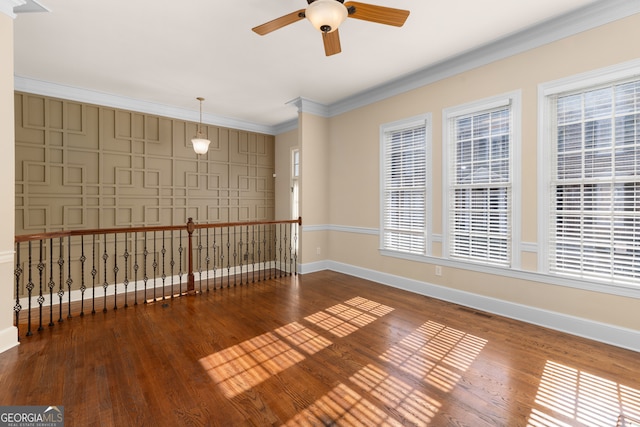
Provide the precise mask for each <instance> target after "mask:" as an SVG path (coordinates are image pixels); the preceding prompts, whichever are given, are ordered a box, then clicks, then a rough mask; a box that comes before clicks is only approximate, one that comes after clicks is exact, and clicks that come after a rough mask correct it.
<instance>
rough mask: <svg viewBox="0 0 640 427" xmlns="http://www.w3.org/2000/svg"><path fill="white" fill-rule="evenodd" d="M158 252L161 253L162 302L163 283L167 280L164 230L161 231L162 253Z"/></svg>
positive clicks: (163, 297)
mask: <svg viewBox="0 0 640 427" xmlns="http://www.w3.org/2000/svg"><path fill="white" fill-rule="evenodd" d="M160 252H161V253H162V300H163V301H164V299H165V296H164V286H165V281H166V280H167V274H166V273H165V270H164V266H165V255H166V253H167V250H166V249H165V245H164V230H162V251H160Z"/></svg>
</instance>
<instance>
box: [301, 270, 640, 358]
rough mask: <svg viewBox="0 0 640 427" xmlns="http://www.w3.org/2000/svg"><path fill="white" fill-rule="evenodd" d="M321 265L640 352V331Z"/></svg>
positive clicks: (380, 275)
mask: <svg viewBox="0 0 640 427" xmlns="http://www.w3.org/2000/svg"><path fill="white" fill-rule="evenodd" d="M323 264H325V265H326V267H327V269H328V270H332V271H337V272H340V273H344V274H349V275H352V276H356V277H360V278H363V279H367V280H371V281H374V282H377V283H381V284H384V285H387V286H392V287H394V288H398V289H402V290H406V291H409V292H413V293H416V294H420V295H425V296H428V297H432V298H436V299H439V300H443V301H449V302H452V303H455V304H460V305H463V306H466V307H471V308H475V309H477V310H482V311H486V312H489V313H494V314H497V315H500V316H505V317H508V318H511V319H515V320H519V321H522V322H526V323H531V324H534V325H538V326H543V327H546V328H550V329H554V330H557V331H561V332H565V333H568V334H571V335H577V336H580V337H584V338H588V339H591V340H595V341H599V342H603V343H606V344H611V345H614V346H617V347H622V348H626V349H629V350H633V351H637V352H640V331H639V330H633V329H627V328H622V327H619V326H615V325H609V324H605V323H600V322H595V321H592V320H588V319H583V318H579V317H575V316H569V315H566V314H562V313H557V312H553V311H549V310H544V309H540V308H536V307H530V306H526V305H522V304H517V303H513V302H508V301H503V300H499V299H495V298H490V297H485V296H482V295H477V294H473V293H469V292H465V291H460V290H457V289H451V288H447V287H444V286H439V285H435V284H432V283H428V282H422V281H418V280H412V279H407V278H404V277H400V276H396V275H392V274H387V273H382V272H379V271H375V270H370V269H366V268H362V267H357V266H353V265H348V264H342V263H339V262H335V261H326V262H325V263H323ZM302 270H304V271H305V273H308V272H312V271H318V269H317V266H316V268H314V269H309V270H310V271H306V270H307V268H306V266H304V267H303V268H302Z"/></svg>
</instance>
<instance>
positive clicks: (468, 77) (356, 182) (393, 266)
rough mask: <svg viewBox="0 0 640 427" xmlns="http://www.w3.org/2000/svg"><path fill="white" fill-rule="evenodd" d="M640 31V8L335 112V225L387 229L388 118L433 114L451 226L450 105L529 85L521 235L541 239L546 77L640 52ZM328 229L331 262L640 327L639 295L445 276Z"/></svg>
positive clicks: (437, 202)
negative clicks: (383, 134)
mask: <svg viewBox="0 0 640 427" xmlns="http://www.w3.org/2000/svg"><path fill="white" fill-rule="evenodd" d="M639 37H640V15H635V16H631V17H629V18H626V19H623V20H620V21H618V22H615V23H611V24H608V25H605V26H602V27H599V28H595V29H593V30H590V31H586V32H583V33H580V34H577V35H575V36H572V37H568V38H566V39H563V40H561V41H558V42H554V43H551V44H548V45H545V46H542V47H539V48H536V49H533V50H530V51H527V52H525V53H522V54H518V55H515V56H513V57H510V58H508V59H504V60H500V61H497V62H494V63H492V64H489V65H486V66H483V67H479V68H477V69H474V70H471V71H468V72H464V73H462V74H459V75H456V76H452V77H449V78H446V79H444V80H441V81H438V82H436V83H433V84H430V85H427V86H424V87H421V88H418V89H415V90H412V91H410V92H407V93H404V94H401V95H397V96H394V97H392V98H389V99H386V100H383V101H380V102H377V103H374V104H371V105H368V106H365V107H362V108H359V109H356V110H353V111H350V112H347V113H344V114H342V115H339V116H336V117H333V118H331V119H329V120H330V124H329V126H328V129H329V130H330V149H329V153H330V157H329V164H330V168H329V170H330V173H329V175H328V179H329V184H328V185H329V188H330V203H329V206H330V211H329V223H330V224H332V225H341V226H350V227H364V228H370V229H377V228H378V227H379V221H380V206H379V191H380V190H379V187H380V186H379V163H380V154H379V151H380V149H379V129H380V125H382V124H384V123H390V122H393V121H396V120H399V119H403V118H408V117H412V116H416V115H419V114H424V113H432V115H433V129H432V136H433V147H432V151H433V152H432V154H433V158H432V162H433V163H432V164H433V182H432V184H433V200H432V202H433V206H432V212H433V230H432V232H433V233H436V234H440V233H442V231H443V219H442V179H441V176H442V169H443V168H442V110H443V109H444V108H447V107H452V106H456V105H460V104H463V103H467V102H471V101H475V100H479V99H483V98H486V97H490V96H495V95H499V94H503V93H506V92H510V91H514V90H521V91H522V164H520V165H516V167H517V168H520V169H521V171H522V188H521V189H520V191H521V192H522V195H523V196H522V209H521V212H522V241H523V242H527V243H534V244H535V243H537V199H536V197H537V196H536V194H537V176H536V175H537V174H536V168H537V165H536V156H537V144H538V142H537V125H538V115H537V113H538V110H537V108H538V105H537V96H538V85H539V84H540V83H543V82H547V81H551V80H555V79H559V78H562V77H568V76H571V75H575V74H577V73H581V72H586V71H589V70H594V69H598V68H602V67H606V66H610V65H613V64H618V63H621V62H624V61H629V60H632V59H636V58H637V56H638V50H637V49H636V48H635V47H632V46H631V45H630V44H629V40H636V39H638V38H639ZM303 144H304V147H305V149H306V146H307V145H306V143H303ZM303 155H306V153H303ZM304 191H305V192H306V191H307V188H306V184H305V189H304ZM328 234H329V235H330V245H331V253H330V254H327V256H326V258H327V259H330V260H332V261H336V262H339V263H344V264H348V265H353V266H357V267H361V268H366V269H371V270H374V271H378V272H383V273H389V274H394V275H398V276H401V277H407V278H411V279H416V280H418V281H422V282H427V283H433V284H438V285H443V286H445V287H448V288H451V289H455V290H463V291H469V292H472V293H475V294H478V295H483V296H487V297H491V298H496V299H500V300H504V301H508V302H513V303H520V304H524V305H527V306H532V307H537V308H540V309H543V310H550V311H554V312H558V313H562V314H567V315H572V316H577V317H581V318H584V319H589V320H593V321H597V322H602V323H606V324H612V325H617V326H621V327H626V328H630V329H633V330H640V299H634V298H627V297H621V296H614V295H608V294H601V293H597V292H591V291H585V290H578V289H574V288H569V287H564V286H556V285H549V284H543V283H539V282H532V281H527V280H520V279H513V278H508V277H505V276H497V275H491V274H480V273H478V272H474V271H470V270H463V269H457V268H445V269H444V272H443V275H442V276H441V277H437V276H435V275H434V274H433V270H434V267H433V266H432V265H429V264H428V263H423V262H412V261H406V260H399V259H395V258H391V257H385V256H382V255H380V254H379V253H378V251H377V248H378V246H379V241H378V236H375V235H364V234H354V233H348V232H335V231H333V232H329V233H328ZM433 254H434V256H439V255H440V254H441V248H440V245H439V244H436V245H434V250H433ZM522 257H523V263H522V264H523V269H525V268H526V269H528V270H532V271H535V270H536V269H537V260H536V259H535V258H536V256H535V254H532V253H530V252H523V254H522Z"/></svg>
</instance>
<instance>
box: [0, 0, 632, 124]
mask: <svg viewBox="0 0 640 427" xmlns="http://www.w3.org/2000/svg"><path fill="white" fill-rule="evenodd" d="M25 3H26V1H25V0H0V12H4V13H5V14H8V15H9V16H12V17H15V14H13V7H15V6H17V5H22V4H25ZM637 13H640V2H639V1H636V0H634V1H630V0H600V1H597V2H595V3H592V4H590V5H587V6H585V7H583V8H581V9H578V10H576V11H573V12H570V13H567V14H565V15H562V16H559V17H557V18H554V19H551V20H549V21H546V22H543V23H541V24H539V25H536V26H533V27H530V28H528V29H525V30H523V31H520V32H517V33H514V34H511V35H509V36H507V37H504V38H501V39H499V40H496V41H494V42H491V43H488V44H486V45H484V46H481V47H480V48H477V49H473V50H470V51H468V52H466V53H463V54H461V55H458V56H455V57H452V58H449V59H447V60H444V61H442V62H440V63H438V64H435V65H433V66H430V67H427V68H423V69H421V70H418V71H416V72H414V73H411V74H409V75H407V76H404V77H402V78H399V79H395V80H391V81H389V82H387V83H384V84H382V85H379V86H376V87H373V88H371V89H368V90H366V91H363V92H360V93H358V94H356V95H353V96H350V97H348V98H344V99H342V100H340V101H337V102H335V103H332V104H328V105H327V104H322V103H319V102H316V101H313V100H311V99H308V98H303V97H299V98H296V99H293V100H291V101H289V102H287V103H286V104H287V105H291V106H295V107H296V108H297V109H298V112H304V113H310V114H314V115H317V116H321V117H325V118H328V117H334V116H337V115H339V114H343V113H346V112H348V111H351V110H354V109H357V108H361V107H364V106H366V105H369V104H372V103H374V102H378V101H381V100H383V99H387V98H390V97H392V96H395V95H399V94H401V93H405V92H408V91H411V90H414V89H417V88H419V87H423V86H426V85H428V84H431V83H434V82H436V81H439V80H442V79H445V78H448V77H451V76H454V75H456V74H460V73H462V72H465V71H469V70H471V69H474V68H477V67H480V66H483V65H487V64H489V63H491V62H494V61H497V60H500V59H504V58H507V57H509V56H513V55H516V54H519V53H522V52H525V51H527V50H530V49H533V48H536V47H540V46H543V45H545V44H548V43H552V42H554V41H557V40H560V39H563V38H565V37H569V36H572V35H574V34H578V33H580V32H583V31H587V30H590V29H592V28H595V27H598V26H601V25H605V24H608V23H610V22H613V21H616V20H619V19H623V18H626V17H628V16H631V15H635V14H637ZM14 85H15V89H16V90H18V91H22V92H29V93H36V94H40V95H47V96H52V97H57V98H63V99H70V100H75V101H80V102H86V103H91V104H97V105H104V106H108V107H114V108H120V109H126V110H131V111H138V112H143V113H148V114H154V115H160V116H166V117H171V118H177V119H182V120H188V121H194V122H197V121H198V120H199V117H198V112H197V111H195V110H194V111H191V110H187V109H183V108H178V107H174V106H169V105H161V104H155V103H152V102H148V101H144V100H139V99H133V98H128V97H124V96H120V95H114V94H108V93H103V92H98V91H94V90H89V89H83V88H77V87H72V86H67V85H61V84H57V83H51V82H45V81H40V80H35V79H30V78H26V77H20V76H16V77H15V82H14ZM202 120H203V123H206V124H209V125H215V126H222V127H228V128H233V129H239V130H245V131H250V132H258V133H265V134H269V135H277V134H280V133H283V132H287V131H290V130H293V129H296V128H297V126H298V121H297V119H293V120H288V121H286V122H282V123H279V124H276V125H272V126H271V125H263V124H257V123H252V122H249V121H245V120H239V119H234V118H230V117H224V116H218V115H214V114H204V115H203V117H202Z"/></svg>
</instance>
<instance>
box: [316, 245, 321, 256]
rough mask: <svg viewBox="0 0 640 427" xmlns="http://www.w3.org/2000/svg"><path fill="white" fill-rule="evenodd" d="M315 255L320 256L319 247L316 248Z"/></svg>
mask: <svg viewBox="0 0 640 427" xmlns="http://www.w3.org/2000/svg"><path fill="white" fill-rule="evenodd" d="M316 255H320V246H318V247H317V248H316Z"/></svg>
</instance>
